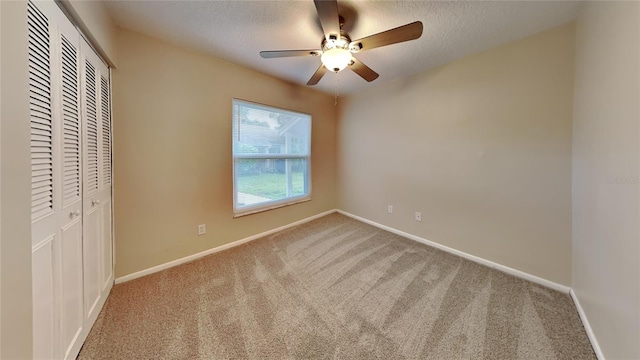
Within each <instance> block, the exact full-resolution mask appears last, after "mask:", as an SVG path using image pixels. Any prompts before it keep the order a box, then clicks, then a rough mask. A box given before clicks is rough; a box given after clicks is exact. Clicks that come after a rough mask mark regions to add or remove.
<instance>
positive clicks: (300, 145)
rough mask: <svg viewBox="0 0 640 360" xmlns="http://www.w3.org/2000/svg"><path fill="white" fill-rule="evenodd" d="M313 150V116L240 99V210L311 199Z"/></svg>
mask: <svg viewBox="0 0 640 360" xmlns="http://www.w3.org/2000/svg"><path fill="white" fill-rule="evenodd" d="M310 154H311V116H310V115H307V114H302V113H296V112H293V111H288V110H282V109H278V108H272V107H268V106H264V105H259V104H254V103H250V102H246V101H241V100H235V99H234V100H233V164H234V167H233V183H234V196H233V198H234V212H235V213H236V214H246V213H251V212H255V211H259V210H263V209H268V208H272V207H276V206H281V205H288V204H291V203H294V202H298V201H302V200H307V199H309V198H310V195H311V177H310V167H311V161H310V159H311V157H310Z"/></svg>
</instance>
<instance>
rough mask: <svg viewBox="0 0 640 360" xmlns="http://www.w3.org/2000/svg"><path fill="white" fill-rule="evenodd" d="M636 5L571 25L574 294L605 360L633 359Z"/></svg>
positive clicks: (636, 329)
mask: <svg viewBox="0 0 640 360" xmlns="http://www.w3.org/2000/svg"><path fill="white" fill-rule="evenodd" d="M639 122H640V3H638V2H606V3H605V2H592V3H587V4H586V6H585V7H584V8H583V9H582V12H581V14H580V16H579V18H578V26H577V32H576V76H575V102H574V122H573V284H572V285H573V288H574V291H575V292H576V294H577V296H578V299H579V300H580V303H581V305H582V307H583V309H584V311H585V313H586V315H587V317H588V319H589V323H590V324H591V327H592V329H593V331H594V333H595V335H596V338H597V339H598V342H599V344H600V347H601V349H602V351H603V353H604V355H605V357H606V358H607V359H638V358H640V343H639V342H638V339H640V261H639V258H640V231H639V230H640V228H639V220H640V208H639V200H640V199H639V197H638V196H639V195H640V192H639V191H638V187H639V186H640V184H639V181H640V180H639V179H640V166H639V165H640V164H639V163H640V133H639V131H640V126H639Z"/></svg>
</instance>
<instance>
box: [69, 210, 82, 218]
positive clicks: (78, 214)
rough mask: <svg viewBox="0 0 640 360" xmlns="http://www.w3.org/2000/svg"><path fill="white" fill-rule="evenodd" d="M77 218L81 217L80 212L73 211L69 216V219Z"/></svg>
mask: <svg viewBox="0 0 640 360" xmlns="http://www.w3.org/2000/svg"><path fill="white" fill-rule="evenodd" d="M76 216H80V210H76V211H72V212H71V213H70V214H69V217H70V218H72V219H73V218H74V217H76Z"/></svg>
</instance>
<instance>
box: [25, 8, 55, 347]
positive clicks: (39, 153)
mask: <svg viewBox="0 0 640 360" xmlns="http://www.w3.org/2000/svg"><path fill="white" fill-rule="evenodd" d="M46 10H50V9H46ZM49 12H50V11H49ZM27 28H28V40H27V41H28V61H29V112H30V122H31V222H32V225H31V234H32V238H31V249H32V250H31V251H32V287H33V342H34V346H33V351H34V353H33V355H34V358H36V359H42V358H48V359H51V358H55V357H58V353H57V349H58V347H57V339H56V334H57V332H56V327H57V318H56V310H57V309H56V308H57V305H58V301H57V300H58V298H59V296H56V295H57V294H56V293H57V289H56V286H57V284H56V281H55V280H56V275H57V274H56V273H55V272H54V271H53V270H54V264H56V263H57V262H58V260H57V259H55V249H56V248H58V246H57V243H58V242H59V234H58V229H59V227H58V224H57V219H56V211H55V208H56V205H57V202H56V200H57V198H56V196H55V194H54V183H55V179H54V176H55V171H54V159H55V154H54V152H55V149H54V143H55V141H56V139H55V138H56V130H57V129H56V127H55V124H54V118H53V112H54V110H53V101H54V98H53V96H52V89H53V86H52V84H51V81H52V78H51V69H52V64H51V62H52V52H53V46H52V43H53V42H54V41H55V38H54V37H53V36H52V27H51V26H50V19H49V17H48V16H47V15H45V14H44V13H43V12H42V11H40V10H39V9H38V8H36V7H35V6H33V4H32V3H31V2H29V3H28V4H27Z"/></svg>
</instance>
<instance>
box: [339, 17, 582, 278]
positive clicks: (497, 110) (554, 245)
mask: <svg viewBox="0 0 640 360" xmlns="http://www.w3.org/2000/svg"><path fill="white" fill-rule="evenodd" d="M574 28H575V25H574V24H573V23H571V24H567V25H564V26H561V27H558V28H555V29H551V30H548V31H545V32H543V33H540V34H537V35H534V36H531V37H528V38H526V39H523V40H520V41H517V42H514V43H510V44H508V45H505V46H501V47H498V48H495V49H492V50H489V51H486V52H483V53H480V54H477V55H473V56H470V57H467V58H464V59H462V60H460V61H456V62H453V63H451V64H448V65H445V66H442V67H439V68H437V69H434V70H431V71H428V72H425V73H422V74H419V75H416V76H413V77H411V78H408V79H404V80H397V81H393V82H390V83H387V84H382V85H379V86H372V87H371V88H370V89H368V90H365V91H363V92H361V93H358V94H355V95H352V96H349V97H348V98H346V99H345V100H344V101H343V104H342V106H341V115H340V120H339V124H338V144H339V146H338V160H339V165H338V184H339V191H338V199H339V201H338V207H339V208H340V209H343V210H345V211H348V212H350V213H353V214H355V215H358V216H362V217H364V218H367V219H370V220H373V221H376V222H378V223H381V224H384V225H387V226H391V227H393V228H396V229H399V230H402V231H405V232H408V233H411V234H414V235H417V236H420V237H423V238H426V239H428V240H431V241H435V242H438V243H440V244H443V245H446V246H449V247H452V248H455V249H458V250H461V251H464V252H467V253H470V254H473V255H476V256H479V257H482V258H485V259H488V260H492V261H495V262H497V263H500V264H503V265H506V266H509V267H512V268H515V269H518V270H522V271H525V272H528V273H530V274H533V275H536V276H539V277H542V278H545V279H548V280H551V281H555V282H557V283H560V284H564V285H570V281H571V197H570V196H571V116H572V101H573V100H572V93H573V73H574ZM387 205H394V213H393V214H387ZM415 211H420V212H422V222H416V221H415V220H414V212H415Z"/></svg>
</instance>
